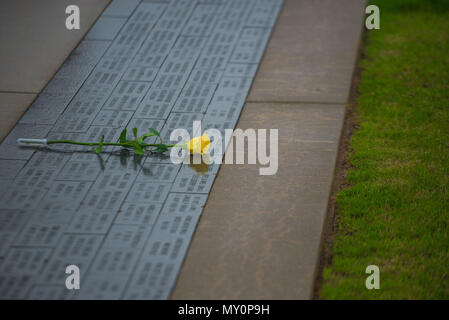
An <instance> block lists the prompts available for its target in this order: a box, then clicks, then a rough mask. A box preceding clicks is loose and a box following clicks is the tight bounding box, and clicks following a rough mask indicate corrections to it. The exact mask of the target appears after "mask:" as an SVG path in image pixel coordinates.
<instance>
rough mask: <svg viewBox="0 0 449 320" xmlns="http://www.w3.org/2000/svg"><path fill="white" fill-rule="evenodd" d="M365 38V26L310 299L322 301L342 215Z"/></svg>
mask: <svg viewBox="0 0 449 320" xmlns="http://www.w3.org/2000/svg"><path fill="white" fill-rule="evenodd" d="M367 41H368V33H367V32H366V30H365V28H363V29H362V32H361V35H360V41H359V46H358V48H357V55H356V61H355V67H354V71H353V74H352V80H351V88H350V91H349V97H348V102H347V103H346V106H345V118H344V122H343V127H342V130H341V134H340V139H339V142H338V153H337V159H336V163H335V168H334V175H333V181H332V187H331V193H330V197H329V201H328V206H327V212H326V217H325V220H324V224H323V231H322V233H321V241H320V248H319V254H318V263H317V269H316V270H315V277H314V285H313V292H312V299H313V300H322V297H321V288H322V285H323V271H324V269H325V268H326V267H330V266H331V265H332V258H333V245H334V238H335V236H336V234H337V233H338V228H337V226H338V224H337V218H338V216H340V215H341V212H339V210H338V205H337V201H336V195H337V193H338V192H340V191H341V190H342V189H344V188H347V187H348V186H349V184H348V183H347V181H346V176H347V173H348V170H349V169H350V167H351V164H350V163H349V161H348V155H349V154H350V153H351V152H352V150H351V146H350V141H351V137H352V135H353V133H354V130H357V129H358V124H357V122H356V121H355V116H356V111H357V109H358V106H359V104H358V96H359V94H360V92H359V86H360V81H361V76H362V72H363V68H362V66H361V62H362V60H363V59H365V46H366V44H367Z"/></svg>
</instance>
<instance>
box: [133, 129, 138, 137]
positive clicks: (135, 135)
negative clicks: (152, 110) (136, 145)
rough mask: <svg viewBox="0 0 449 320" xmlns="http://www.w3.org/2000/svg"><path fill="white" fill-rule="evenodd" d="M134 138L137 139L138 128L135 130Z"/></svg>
mask: <svg viewBox="0 0 449 320" xmlns="http://www.w3.org/2000/svg"><path fill="white" fill-rule="evenodd" d="M133 134H134V138H135V139H137V128H133Z"/></svg>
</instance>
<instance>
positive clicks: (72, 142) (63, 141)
mask: <svg viewBox="0 0 449 320" xmlns="http://www.w3.org/2000/svg"><path fill="white" fill-rule="evenodd" d="M55 143H65V144H77V145H82V146H98V145H99V144H100V143H99V142H79V141H73V140H51V141H47V144H55ZM160 144H161V143H144V144H141V147H142V148H145V147H157V146H159V145H160ZM103 145H104V146H122V147H128V148H132V147H133V145H132V144H130V143H126V142H124V143H121V142H103ZM165 146H166V147H167V148H171V147H174V146H176V145H175V144H167V145H165Z"/></svg>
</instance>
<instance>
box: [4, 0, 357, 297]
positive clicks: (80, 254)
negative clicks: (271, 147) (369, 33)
mask: <svg viewBox="0 0 449 320" xmlns="http://www.w3.org/2000/svg"><path fill="white" fill-rule="evenodd" d="M83 1H84V0H79V1H71V2H70V4H78V3H79V5H80V7H81V8H90V9H87V10H84V11H85V12H87V16H88V18H86V20H85V21H86V24H84V25H83V24H82V28H85V29H83V30H81V31H80V33H78V34H76V35H75V34H74V33H71V37H70V36H69V37H68V38H66V36H65V32H61V33H60V34H59V36H60V37H61V40H58V42H57V43H58V45H59V44H60V43H62V44H63V45H61V47H57V45H56V44H47V47H52V46H55V50H49V53H48V55H49V56H50V59H48V57H45V55H44V54H42V53H41V52H42V50H43V49H41V50H36V51H37V52H40V53H39V54H38V55H39V59H43V60H42V62H40V65H42V66H41V67H40V68H39V66H37V65H39V64H37V63H32V62H30V63H29V64H28V65H29V66H30V68H31V71H30V70H27V72H28V73H24V74H26V76H24V77H23V79H22V78H21V77H17V74H16V73H14V71H15V68H18V66H19V65H20V64H21V63H20V61H25V62H27V61H28V59H30V60H31V61H32V59H33V58H32V55H29V52H30V50H27V49H25V48H24V47H23V46H24V44H23V43H27V44H30V41H26V42H23V43H22V42H21V43H20V44H19V45H18V47H16V48H10V49H9V51H5V52H2V56H1V58H2V59H4V60H7V59H12V57H14V52H20V51H25V52H26V54H24V56H23V57H22V58H21V59H19V58H17V59H16V62H15V63H16V67H15V68H7V69H5V70H7V71H8V72H6V73H5V75H6V76H4V77H3V75H2V78H1V87H0V91H3V92H1V93H0V102H1V103H2V108H1V109H0V110H2V111H1V112H2V113H3V114H5V117H3V119H7V120H6V121H5V120H3V122H2V123H0V124H1V127H2V128H3V133H1V132H0V134H3V135H5V134H6V133H7V132H8V131H9V130H11V128H13V127H14V124H15V123H16V122H17V120H18V119H19V118H20V116H21V113H22V112H23V111H24V110H26V108H27V107H28V106H29V104H30V103H31V102H32V101H33V100H34V99H35V98H36V95H37V93H39V92H40V91H41V90H42V88H43V87H44V86H45V84H46V83H47V82H48V80H50V78H51V77H52V75H53V74H54V72H55V71H56V70H57V68H58V67H59V65H60V64H61V63H62V61H64V59H65V58H66V57H67V55H68V54H69V52H70V51H71V49H72V48H74V47H75V45H76V44H77V42H78V41H79V40H80V39H81V38H82V37H83V35H84V33H85V32H86V31H87V30H88V29H89V27H90V25H91V24H92V23H93V22H94V21H95V20H96V19H97V17H98V15H99V14H100V12H101V11H102V9H103V8H104V7H105V6H106V5H107V3H108V1H106V0H105V1H100V2H98V3H96V4H95V5H92V4H91V2H90V1H86V3H84V2H83ZM87 2H89V4H87ZM17 3H19V7H20V6H32V4H34V2H30V3H28V2H27V1H18V2H17ZM50 3H52V1H50V0H48V1H47V5H49V4H50ZM225 3H226V4H225ZM280 3H281V1H278V0H263V1H262V0H261V1H259V0H257V1H248V2H242V1H229V2H226V1H224V2H223V3H221V1H209V0H200V1H193V0H191V1H190V0H189V1H183V0H174V1H169V0H167V1H165V0H164V1H163V0H160V1H150V0H146V1H142V2H141V1H139V0H133V1H131V0H127V1H124V0H114V2H113V3H112V4H111V6H109V8H108V9H107V10H106V11H105V13H104V15H103V16H102V17H101V18H100V19H99V20H97V24H96V25H95V26H94V27H93V28H92V29H91V30H90V31H89V33H88V34H87V36H86V38H85V39H84V40H83V42H82V43H81V44H80V46H79V47H78V48H77V49H76V51H75V52H74V53H72V55H71V57H70V58H69V59H67V61H66V64H67V67H66V68H64V67H63V68H61V70H59V71H58V73H57V75H56V76H55V78H53V80H52V81H51V82H50V83H49V84H48V85H47V86H46V88H45V90H44V92H43V94H41V96H40V97H39V99H43V100H45V101H47V103H45V104H42V103H40V102H39V101H40V100H39V99H38V100H36V101H37V102H35V103H34V105H33V106H34V107H32V108H31V109H30V110H29V111H28V112H27V114H26V115H25V116H24V117H22V119H21V120H20V123H19V124H18V125H17V126H16V127H15V128H14V130H13V132H12V133H11V134H10V136H9V137H8V138H7V139H6V140H5V141H4V142H3V143H2V145H1V146H0V162H1V164H2V166H1V167H2V168H1V169H0V181H1V182H2V185H1V188H0V191H1V192H0V222H1V223H0V238H1V239H2V243H1V245H0V297H1V298H29V299H33V298H44V299H55V298H56V299H74V298H81V299H85V298H96V299H101V298H109V299H117V298H131V299H133V298H134V299H135V298H138V299H147V298H167V297H168V296H169V294H170V292H172V294H171V297H172V298H174V299H184V298H186V299H198V298H203V299H234V298H240V299H265V298H267V299H307V298H310V296H311V292H312V289H313V281H314V277H315V270H316V265H317V261H318V251H319V246H320V238H321V231H322V227H323V222H324V219H325V214H326V209H327V204H328V199H329V193H330V187H331V183H332V177H333V171H334V165H335V159H336V154H337V150H338V142H339V136H340V131H341V126H342V123H343V118H344V109H345V103H346V100H347V97H348V93H349V87H350V84H351V77H352V72H353V69H354V63H355V57H356V52H357V47H358V43H359V39H360V34H361V30H362V25H363V23H362V19H363V11H364V10H363V8H364V3H363V1H362V2H361V1H358V0H343V1H338V2H337V1H331V0H322V1H316V2H311V1H307V0H297V1H295V0H286V1H285V3H284V6H283V9H282V11H281V16H280V19H279V21H278V23H277V25H276V27H275V31H274V33H273V35H272V38H271V40H270V42H269V46H268V49H267V50H266V52H265V56H264V59H263V63H262V64H261V67H260V68H259V71H258V73H257V76H256V78H255V82H254V84H253V86H252V89H251V91H250V94H249V96H248V98H247V101H246V105H245V106H244V108H243V112H242V114H241V116H240V118H239V121H238V124H237V127H239V128H242V129H246V128H255V129H257V128H263V129H265V128H267V129H269V128H278V129H279V138H280V141H279V170H278V173H277V175H275V176H260V175H259V171H258V166H254V165H229V166H227V165H223V166H221V169H220V170H219V171H218V175H216V173H217V170H218V167H215V166H211V167H210V168H209V171H208V173H207V174H206V175H205V176H198V175H196V174H195V173H192V172H194V171H192V170H191V169H190V168H187V167H184V166H182V167H179V166H173V165H170V164H169V163H164V162H162V163H161V162H160V161H154V160H152V159H146V161H145V163H144V167H143V168H142V167H140V166H135V165H133V164H132V163H128V164H123V163H122V161H119V159H118V157H115V156H114V155H113V154H110V155H105V156H103V157H105V159H104V160H105V162H104V163H103V164H102V165H101V166H100V165H99V163H98V161H97V158H96V157H95V155H89V154H83V153H75V154H71V153H67V151H69V152H71V151H73V150H75V149H73V148H69V149H58V150H56V151H51V152H43V151H38V152H36V153H33V150H23V149H20V148H17V146H16V145H14V143H13V142H14V141H15V138H17V137H16V136H17V135H22V136H23V135H25V134H26V135H28V136H30V137H33V136H36V137H43V136H46V135H47V133H48V136H49V137H62V136H64V137H69V138H80V139H82V138H83V137H84V138H85V139H88V140H89V139H90V140H92V139H94V140H95V139H97V138H99V137H100V135H101V134H105V135H106V138H107V139H108V140H110V139H117V138H118V136H117V133H119V132H120V131H121V129H122V128H123V127H124V126H128V127H133V126H137V127H139V128H141V129H144V128H147V127H148V126H150V127H154V128H156V129H158V130H161V129H162V134H163V136H164V138H165V139H167V135H168V134H169V133H170V130H171V129H173V128H175V127H182V126H183V125H188V126H190V125H191V121H192V120H195V119H197V118H199V119H201V118H203V114H202V113H201V112H204V114H205V117H204V119H203V122H204V121H205V122H207V124H208V125H209V126H217V125H218V126H221V127H222V126H223V125H224V124H225V122H223V120H222V119H221V118H220V117H219V116H218V117H217V112H216V111H220V110H221V111H223V109H220V108H223V107H226V105H224V104H220V101H224V100H226V99H233V100H232V101H233V102H234V104H237V105H239V104H241V106H240V107H242V106H243V103H244V97H245V96H246V93H247V92H248V89H249V86H250V84H251V78H252V77H253V75H252V74H251V72H248V73H245V72H241V73H237V74H235V73H233V72H234V71H232V70H233V68H232V67H233V64H241V63H243V64H245V65H246V66H248V68H246V69H245V70H246V71H251V70H255V68H254V64H256V63H258V61H259V60H260V58H261V56H262V54H263V48H264V44H265V41H266V40H267V39H268V36H269V34H270V32H271V26H272V25H273V23H274V19H275V18H276V16H277V11H276V10H278V9H279V4H280ZM65 5H66V3H65V2H64V1H61V4H59V5H58V7H57V9H55V10H56V11H57V13H58V14H59V15H61V12H63V9H61V7H64V6H65ZM252 6H253V7H252ZM35 11H36V12H37V13H39V12H40V13H42V10H39V9H38V8H36V10H35ZM60 11H61V12H60ZM0 12H5V11H4V10H0ZM181 13H184V14H181ZM246 13H248V15H246ZM55 14H56V12H55ZM38 15H39V14H38ZM248 17H249V18H250V19H248ZM62 18H65V15H63V17H61V19H62ZM36 19H37V18H36ZM216 19H218V20H216ZM216 21H219V22H222V23H221V25H220V24H219V23H218V22H216ZM148 22H150V23H151V25H148ZM11 23H12V22H11ZM58 23H63V21H62V22H58ZM215 23H217V27H216V29H214V28H213V26H214V24H215ZM38 25H41V24H38ZM44 26H47V28H49V26H51V23H48V24H44ZM142 28H144V29H142ZM153 28H154V30H153ZM50 29H51V30H53V27H51V28H50ZM145 29H147V30H152V33H145V32H143V31H142V30H145ZM57 30H65V28H64V29H62V28H59V27H58V28H57ZM213 30H216V31H217V32H215V33H214V31H213ZM220 30H223V32H224V33H223V34H220V32H221V31H220ZM67 33H68V31H67ZM62 35H63V36H62ZM173 35H175V37H174V38H173ZM14 36H15V34H14V33H11V34H5V35H3V34H2V38H3V37H14ZM35 37H38V36H35ZM147 37H148V39H147V40H146V41H144V40H145V39H146V38H147ZM62 38H64V39H65V40H67V42H64V41H63V39H62ZM214 41H224V42H223V43H222V44H220V43H217V44H215V43H214ZM38 44H39V42H36V43H35V44H34V46H37V45H38ZM129 44H131V45H129ZM216 45H217V47H215V46H216ZM219 45H223V47H222V49H221V50H219V51H216V50H215V49H217V48H218V46H219ZM31 46H33V44H32V45H31ZM233 46H234V47H233ZM172 47H173V49H171V50H170V48H172ZM139 48H142V49H139ZM167 48H168V50H167ZM202 48H203V49H202ZM206 48H208V49H206ZM232 48H234V49H232ZM31 52H33V51H31ZM86 53H88V54H86ZM150 53H155V55H152V54H150ZM156 53H157V54H156ZM179 53H182V54H179ZM27 54H28V55H27ZM52 54H54V56H52ZM128 60H129V61H128ZM195 61H196V62H195ZM80 62H83V63H82V64H80ZM117 62H119V63H118V64H116V63H117ZM228 62H229V63H228ZM23 66H27V64H26V63H24V64H23ZM70 66H78V67H77V68H70ZM235 66H237V65H234V67H235ZM178 67H179V68H178ZM185 70H187V71H185ZM206 70H207V71H206ZM211 70H212V71H213V72H210V71H211ZM190 71H192V73H191V74H190ZM73 75H75V77H73ZM97 75H98V76H97ZM101 75H103V76H101ZM86 79H87V80H86ZM120 79H121V81H119V80H120ZM195 79H202V80H200V82H198V81H199V80H195ZM214 79H215V80H214ZM232 79H234V80H233V81H225V80H232ZM103 80H104V81H103ZM84 81H85V82H84ZM83 82H84V83H83ZM131 83H133V84H134V85H133V86H129V84H131ZM228 83H229V84H228ZM184 84H185V87H184ZM228 85H230V86H229V87H228ZM160 86H162V87H160ZM197 86H200V87H201V88H202V89H203V91H202V92H203V93H204V94H206V96H207V98H205V99H203V100H204V101H203V102H201V101H202V100H201V99H199V100H197V98H198V97H195V96H189V93H188V92H190V91H191V92H195V90H193V89H194V88H195V87H197ZM165 88H168V89H169V90H168V96H169V97H171V98H170V103H169V104H168V105H160V104H157V103H156V100H155V99H154V97H153V98H152V96H153V94H151V93H154V94H155V93H156V92H159V93H158V95H159V96H158V97H162V96H161V95H163V94H164V93H163V92H164V90H162V89H165ZM183 88H184V89H183ZM187 88H192V90H190V91H189V90H186V89H187ZM182 89H183V90H182ZM78 90H79V91H78ZM166 94H167V93H166ZM178 95H180V97H182V99H183V100H184V101H187V103H181V102H180V101H181V99H179V100H177V97H178ZM242 98H243V99H242ZM222 99H224V100H222ZM116 101H121V102H120V104H117V102H116ZM209 101H210V104H209ZM206 102H207V103H206ZM13 105H14V106H15V107H14V108H12V109H11V108H6V106H13ZM50 106H53V107H50ZM66 106H67V108H65V107H66ZM189 108H193V109H189ZM197 109H198V110H197ZM33 110H34V111H33ZM192 110H193V111H195V112H196V113H195V112H192ZM35 111H36V112H35ZM239 111H240V110H237V111H235V110H234V111H233V113H231V112H229V113H228V114H227V115H228V116H230V117H231V120H232V121H231V123H230V124H229V123H228V124H227V125H230V126H231V127H233V126H234V124H235V122H236V121H237V119H238V115H239ZM206 127H207V125H206ZM221 127H220V128H221ZM148 170H149V171H150V175H151V177H148V176H146V175H147V174H148V172H147V171H148ZM152 171H153V173H152ZM150 178H151V179H150ZM214 180H215V183H214ZM183 181H187V184H186V183H185V182H183ZM212 183H214V185H213V187H212ZM9 189H11V190H9ZM61 190H64V193H60V191H61ZM209 190H210V194H209V197H208V198H207V196H208V192H209ZM98 199H101V200H102V201H101V202H100V201H98ZM206 199H207V202H206ZM55 200H59V201H55ZM205 202H206V205H205V208H204V210H201V207H202V206H203V205H204V203H205ZM33 203H34V204H36V203H39V205H38V206H37V207H33ZM183 203H184V204H186V203H188V206H187V211H185V210H186V209H185V208H183V206H182V205H181V204H183ZM201 212H203V213H202V215H201ZM200 216H201V219H200ZM198 220H199V224H198V227H197V228H196V231H195V226H196V222H197V221H198ZM180 221H181V222H180ZM167 225H170V226H171V228H170V230H174V229H173V228H175V226H178V227H179V225H182V226H183V228H178V227H176V228H175V229H176V230H178V231H175V232H176V233H175V234H169V232H168V229H167V228H166V227H165V226H167ZM182 230H184V231H182ZM194 231H195V233H194V236H193V241H192V242H191V244H190V248H189V242H190V238H191V236H192V234H193V232H194ZM182 232H184V235H183V236H181V234H182ZM164 248H165V249H164ZM188 248H189V249H188ZM166 249H167V250H166ZM187 249H188V252H187V256H186V258H185V260H184V264H183V266H182V269H181V272H180V273H179V277H177V275H178V270H177V268H179V266H181V264H182V261H183V259H184V252H185V251H186V250H187ZM164 252H165V253H164ZM167 252H169V253H170V255H168V254H167ZM72 263H75V264H78V265H80V266H81V269H82V270H84V271H85V270H88V272H87V274H88V275H87V280H82V281H84V282H83V288H84V290H82V292H77V293H75V294H74V293H73V292H70V291H69V290H67V289H66V288H65V286H64V277H65V274H64V266H65V265H67V264H72ZM85 274H86V273H85ZM176 279H177V282H176V285H175V286H174V289H173V283H174V281H175V280H176ZM86 281H87V282H86ZM172 289H173V291H172Z"/></svg>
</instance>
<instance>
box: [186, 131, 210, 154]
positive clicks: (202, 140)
mask: <svg viewBox="0 0 449 320" xmlns="http://www.w3.org/2000/svg"><path fill="white" fill-rule="evenodd" d="M209 147H210V139H209V136H208V135H207V133H205V134H203V135H202V136H201V137H195V138H193V139H191V140H190V141H189V142H187V143H186V148H187V150H189V152H190V154H205V153H206V152H207V150H209Z"/></svg>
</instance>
